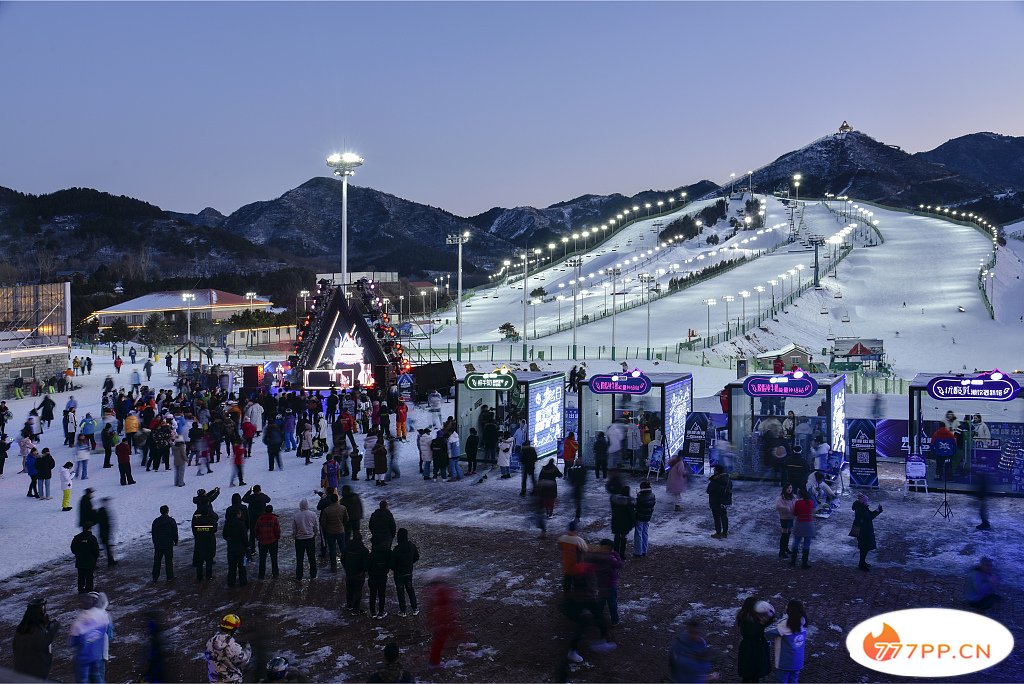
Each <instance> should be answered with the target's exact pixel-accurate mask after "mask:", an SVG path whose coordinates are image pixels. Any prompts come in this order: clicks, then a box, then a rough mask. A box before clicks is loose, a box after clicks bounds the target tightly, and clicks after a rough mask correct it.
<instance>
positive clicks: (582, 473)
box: [566, 454, 587, 520]
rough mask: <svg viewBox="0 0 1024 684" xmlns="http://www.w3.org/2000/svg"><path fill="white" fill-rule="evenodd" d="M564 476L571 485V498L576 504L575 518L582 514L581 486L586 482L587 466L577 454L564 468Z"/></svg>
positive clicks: (577, 518)
mask: <svg viewBox="0 0 1024 684" xmlns="http://www.w3.org/2000/svg"><path fill="white" fill-rule="evenodd" d="M566 477H567V478H568V480H569V484H570V485H572V500H573V502H574V503H575V504H576V520H579V519H580V516H582V515H583V488H584V487H585V486H586V484H587V467H586V466H585V465H583V459H582V458H580V457H579V455H578V454H577V456H576V460H575V461H573V463H572V465H570V466H569V467H568V469H567V470H566Z"/></svg>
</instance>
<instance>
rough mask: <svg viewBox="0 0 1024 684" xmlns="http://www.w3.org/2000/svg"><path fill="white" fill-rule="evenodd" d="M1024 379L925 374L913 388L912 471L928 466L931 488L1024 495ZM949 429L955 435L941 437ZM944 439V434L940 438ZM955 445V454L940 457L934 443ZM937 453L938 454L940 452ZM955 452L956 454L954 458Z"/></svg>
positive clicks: (910, 423) (993, 374)
mask: <svg viewBox="0 0 1024 684" xmlns="http://www.w3.org/2000/svg"><path fill="white" fill-rule="evenodd" d="M1021 384H1024V375H1016V374H1009V373H1008V374H1006V375H1003V374H1001V373H999V372H998V371H992V372H986V373H979V374H964V375H933V374H919V375H918V376H916V377H915V378H914V379H913V380H912V381H911V384H910V397H909V410H910V416H909V421H908V426H909V427H908V430H907V433H908V434H907V437H908V444H909V449H908V450H907V452H908V455H907V461H908V465H907V470H908V476H909V474H910V470H911V462H913V461H916V462H918V463H922V462H923V467H924V469H925V474H926V477H927V480H928V486H929V487H934V488H940V489H941V488H942V486H943V484H944V483H945V482H947V481H948V487H949V491H953V492H971V491H975V490H976V489H977V487H978V485H979V484H981V481H982V479H983V478H987V484H988V486H989V487H990V491H992V492H996V493H1003V494H1006V493H1013V494H1024V395H1022V394H1021V392H1020V391H1019V387H1020V385H1021ZM943 426H945V427H946V429H947V430H948V431H949V433H952V434H951V435H947V434H946V433H938V431H939V429H940V428H941V427H943ZM937 433H938V434H937ZM944 435H945V436H946V437H947V439H952V440H955V442H956V448H955V453H950V455H949V456H948V457H945V458H943V457H941V456H938V457H937V456H936V453H935V452H934V451H933V449H932V441H933V440H935V439H939V438H941V437H942V436H944ZM936 451H937V450H936ZM952 451H953V450H952V449H951V452H952Z"/></svg>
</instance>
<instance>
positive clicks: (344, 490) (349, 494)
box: [341, 485, 363, 544]
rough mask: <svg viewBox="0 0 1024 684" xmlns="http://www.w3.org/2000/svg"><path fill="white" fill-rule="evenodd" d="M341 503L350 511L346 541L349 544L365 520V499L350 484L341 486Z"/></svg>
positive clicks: (346, 522)
mask: <svg viewBox="0 0 1024 684" xmlns="http://www.w3.org/2000/svg"><path fill="white" fill-rule="evenodd" d="M341 505H342V506H344V507H345V510H346V511H347V512H348V520H346V521H345V543H346V544H348V543H350V542H351V541H352V539H353V538H354V537H355V536H356V535H357V534H359V525H360V523H361V522H362V520H363V500H362V499H360V498H359V495H358V494H357V493H356V492H355V491H354V490H353V489H352V487H350V486H349V485H342V487H341Z"/></svg>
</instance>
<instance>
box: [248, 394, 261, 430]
mask: <svg viewBox="0 0 1024 684" xmlns="http://www.w3.org/2000/svg"><path fill="white" fill-rule="evenodd" d="M245 417H246V418H248V419H249V422H250V423H252V424H253V425H255V426H256V434H257V435H259V434H260V433H261V432H263V407H262V406H260V405H259V404H257V403H256V402H255V401H250V402H249V405H248V406H246V407H245Z"/></svg>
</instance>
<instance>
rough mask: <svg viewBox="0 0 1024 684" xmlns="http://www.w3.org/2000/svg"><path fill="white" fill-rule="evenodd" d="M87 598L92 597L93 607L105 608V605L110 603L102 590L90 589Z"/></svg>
mask: <svg viewBox="0 0 1024 684" xmlns="http://www.w3.org/2000/svg"><path fill="white" fill-rule="evenodd" d="M89 598H90V599H92V607H93V608H99V609H100V610H106V609H107V606H109V605H110V601H108V600H107V595H106V594H104V593H103V592H102V591H90V592H89Z"/></svg>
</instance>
